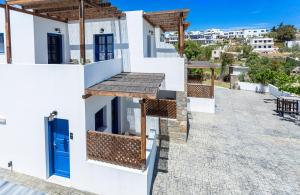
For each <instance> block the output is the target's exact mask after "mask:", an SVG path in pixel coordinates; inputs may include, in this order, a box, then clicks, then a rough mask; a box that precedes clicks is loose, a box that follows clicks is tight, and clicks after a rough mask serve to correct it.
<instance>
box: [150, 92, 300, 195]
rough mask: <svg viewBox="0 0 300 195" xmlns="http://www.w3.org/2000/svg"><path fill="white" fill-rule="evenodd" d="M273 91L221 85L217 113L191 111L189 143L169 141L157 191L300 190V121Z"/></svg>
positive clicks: (186, 194)
mask: <svg viewBox="0 0 300 195" xmlns="http://www.w3.org/2000/svg"><path fill="white" fill-rule="evenodd" d="M273 99H274V98H273V97H272V96H270V95H264V94H257V93H253V92H246V91H235V90H227V89H217V90H216V104H217V105H216V106H217V107H216V110H217V111H216V114H215V115H213V114H197V113H191V114H192V117H191V119H190V125H191V128H190V131H189V139H188V141H187V143H186V144H178V143H174V142H172V140H171V141H170V142H169V141H168V140H163V142H162V143H161V145H160V146H161V147H163V151H162V152H161V153H159V152H158V158H157V162H156V163H157V167H159V169H156V170H155V180H154V184H153V189H152V192H153V194H155V195H156V194H163V195H165V194H170V195H172V194H176V195H181V194H182V195H190V194H191V195H201V194H205V195H207V194H243V195H244V194H299V195H300V152H299V151H300V124H299V121H296V120H294V119H293V118H290V117H289V118H280V117H279V116H278V115H277V114H276V113H275V112H274V109H275V108H276V107H275V103H274V101H273Z"/></svg>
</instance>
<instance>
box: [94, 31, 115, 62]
mask: <svg viewBox="0 0 300 195" xmlns="http://www.w3.org/2000/svg"><path fill="white" fill-rule="evenodd" d="M94 45H95V52H94V54H95V59H94V60H95V62H98V61H104V60H111V59H114V35H113V34H101V35H95V36H94Z"/></svg>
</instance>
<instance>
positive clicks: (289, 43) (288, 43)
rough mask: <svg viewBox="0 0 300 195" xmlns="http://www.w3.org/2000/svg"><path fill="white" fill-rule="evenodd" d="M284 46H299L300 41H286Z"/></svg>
mask: <svg viewBox="0 0 300 195" xmlns="http://www.w3.org/2000/svg"><path fill="white" fill-rule="evenodd" d="M284 44H285V46H286V47H288V48H293V47H297V46H298V47H300V41H298V40H296V41H286V42H285V43H284Z"/></svg>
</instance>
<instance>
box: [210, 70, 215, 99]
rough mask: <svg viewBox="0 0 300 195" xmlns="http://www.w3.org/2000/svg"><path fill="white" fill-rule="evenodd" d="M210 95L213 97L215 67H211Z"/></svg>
mask: <svg viewBox="0 0 300 195" xmlns="http://www.w3.org/2000/svg"><path fill="white" fill-rule="evenodd" d="M211 97H212V98H213V97H215V69H214V68H212V69H211Z"/></svg>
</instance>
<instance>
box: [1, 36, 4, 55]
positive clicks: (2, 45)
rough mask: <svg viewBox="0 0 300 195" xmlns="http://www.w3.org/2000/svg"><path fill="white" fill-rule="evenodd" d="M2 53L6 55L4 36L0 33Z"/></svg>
mask: <svg viewBox="0 0 300 195" xmlns="http://www.w3.org/2000/svg"><path fill="white" fill-rule="evenodd" d="M0 53H4V34H3V33H0Z"/></svg>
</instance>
